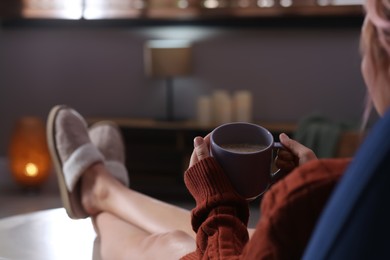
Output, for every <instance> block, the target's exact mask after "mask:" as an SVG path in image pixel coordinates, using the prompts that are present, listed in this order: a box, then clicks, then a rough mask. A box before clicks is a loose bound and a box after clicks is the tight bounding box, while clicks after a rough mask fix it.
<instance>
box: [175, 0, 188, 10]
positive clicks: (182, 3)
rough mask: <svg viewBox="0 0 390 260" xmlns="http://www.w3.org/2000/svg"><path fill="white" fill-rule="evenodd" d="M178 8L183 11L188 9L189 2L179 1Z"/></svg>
mask: <svg viewBox="0 0 390 260" xmlns="http://www.w3.org/2000/svg"><path fill="white" fill-rule="evenodd" d="M177 6H178V7H179V8H181V9H185V8H188V1H187V0H179V1H178V2H177Z"/></svg>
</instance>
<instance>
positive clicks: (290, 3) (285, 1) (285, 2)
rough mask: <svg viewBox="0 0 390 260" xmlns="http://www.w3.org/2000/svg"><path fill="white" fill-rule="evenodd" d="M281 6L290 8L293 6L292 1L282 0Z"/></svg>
mask: <svg viewBox="0 0 390 260" xmlns="http://www.w3.org/2000/svg"><path fill="white" fill-rule="evenodd" d="M280 5H281V6H283V7H289V6H292V0H281V1H280Z"/></svg>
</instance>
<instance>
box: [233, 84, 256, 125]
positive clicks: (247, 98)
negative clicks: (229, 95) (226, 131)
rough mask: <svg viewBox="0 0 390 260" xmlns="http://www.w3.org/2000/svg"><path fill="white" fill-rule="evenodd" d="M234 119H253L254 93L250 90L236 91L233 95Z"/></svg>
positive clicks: (244, 120)
mask: <svg viewBox="0 0 390 260" xmlns="http://www.w3.org/2000/svg"><path fill="white" fill-rule="evenodd" d="M233 104H234V105H233V106H234V120H236V121H241V122H251V121H252V94H251V92H250V91H248V90H239V91H236V92H235V93H234V95H233Z"/></svg>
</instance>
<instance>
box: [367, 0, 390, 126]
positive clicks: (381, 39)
mask: <svg viewBox="0 0 390 260" xmlns="http://www.w3.org/2000/svg"><path fill="white" fill-rule="evenodd" d="M365 9H366V18H365V20H364V24H363V28H362V34H361V51H362V55H364V56H365V58H366V59H369V63H370V65H371V66H373V68H372V71H373V73H375V75H372V76H373V77H374V78H377V77H378V75H379V74H382V75H386V74H387V75H390V74H389V72H390V0H366V4H365ZM389 83H390V82H389ZM372 107H373V105H372V100H371V98H370V97H369V96H368V95H367V99H366V109H365V111H364V114H363V126H365V125H366V123H367V121H368V119H369V116H370V112H371V110H372Z"/></svg>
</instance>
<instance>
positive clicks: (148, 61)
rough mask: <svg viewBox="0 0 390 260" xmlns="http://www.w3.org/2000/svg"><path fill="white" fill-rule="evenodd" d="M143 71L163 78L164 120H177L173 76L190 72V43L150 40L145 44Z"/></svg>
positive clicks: (151, 75)
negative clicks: (164, 89)
mask: <svg viewBox="0 0 390 260" xmlns="http://www.w3.org/2000/svg"><path fill="white" fill-rule="evenodd" d="M145 72H146V75H148V76H150V77H154V78H163V79H165V84H166V86H165V87H166V116H165V120H167V121H175V120H177V119H176V118H175V115H174V112H175V111H174V89H173V88H174V86H173V79H174V77H179V76H185V75H188V74H190V72H191V44H190V43H189V42H188V41H181V40H151V41H148V42H147V43H146V45H145Z"/></svg>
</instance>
